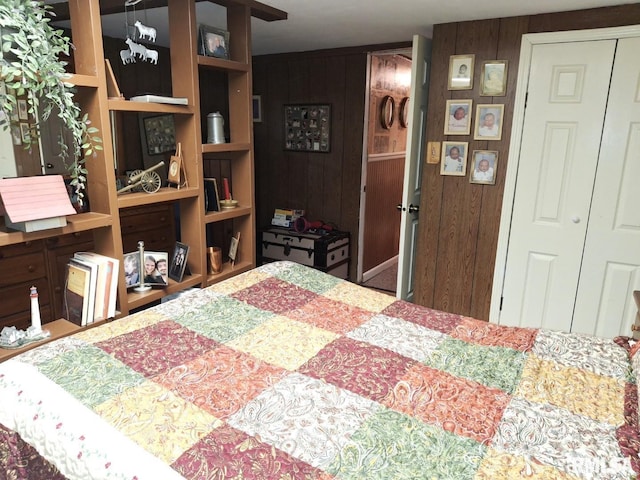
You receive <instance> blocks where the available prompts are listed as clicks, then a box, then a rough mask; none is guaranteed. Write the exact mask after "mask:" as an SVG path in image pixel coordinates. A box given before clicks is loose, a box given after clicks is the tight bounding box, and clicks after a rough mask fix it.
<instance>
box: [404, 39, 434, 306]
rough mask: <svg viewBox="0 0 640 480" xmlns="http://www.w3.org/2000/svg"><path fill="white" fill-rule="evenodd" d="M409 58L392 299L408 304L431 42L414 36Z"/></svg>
mask: <svg viewBox="0 0 640 480" xmlns="http://www.w3.org/2000/svg"><path fill="white" fill-rule="evenodd" d="M411 59H412V62H411V92H410V94H409V113H408V116H407V118H408V130H407V148H406V157H405V166H404V181H403V186H402V216H401V219H400V251H399V255H398V281H397V287H396V296H397V297H398V298H402V299H405V300H408V301H411V300H412V299H413V287H414V270H413V269H414V268H415V254H416V246H417V244H418V237H417V233H418V221H419V213H418V208H419V205H420V193H421V185H422V162H423V160H424V158H425V156H424V149H425V135H426V128H427V101H428V99H429V95H428V89H429V64H430V61H431V43H430V41H429V40H428V39H426V38H425V37H422V36H420V35H414V37H413V48H412V50H411Z"/></svg>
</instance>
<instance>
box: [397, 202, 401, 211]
mask: <svg viewBox="0 0 640 480" xmlns="http://www.w3.org/2000/svg"><path fill="white" fill-rule="evenodd" d="M396 208H397V209H398V210H400V211H402V204H401V203H399V204H397V205H396Z"/></svg>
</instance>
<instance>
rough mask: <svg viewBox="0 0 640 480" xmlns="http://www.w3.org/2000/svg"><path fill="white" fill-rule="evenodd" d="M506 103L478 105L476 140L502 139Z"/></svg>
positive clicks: (474, 137)
mask: <svg viewBox="0 0 640 480" xmlns="http://www.w3.org/2000/svg"><path fill="white" fill-rule="evenodd" d="M503 116H504V105H498V104H491V103H490V104H484V105H478V106H477V107H476V128H475V134H474V136H473V139H474V140H500V139H501V138H502V117H503Z"/></svg>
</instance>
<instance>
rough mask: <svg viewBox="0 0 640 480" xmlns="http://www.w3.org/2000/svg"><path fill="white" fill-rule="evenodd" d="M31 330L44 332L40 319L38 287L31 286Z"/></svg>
mask: <svg viewBox="0 0 640 480" xmlns="http://www.w3.org/2000/svg"><path fill="white" fill-rule="evenodd" d="M29 296H30V297H31V329H30V330H31V332H32V333H33V334H38V333H40V332H42V321H41V320H40V305H39V304H38V289H37V288H36V287H35V286H33V287H31V294H30V295H29Z"/></svg>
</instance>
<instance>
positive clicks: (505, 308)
mask: <svg viewBox="0 0 640 480" xmlns="http://www.w3.org/2000/svg"><path fill="white" fill-rule="evenodd" d="M615 44H616V41H615V40H607V41H590V42H576V43H559V44H546V45H536V46H534V47H533V52H532V57H531V68H530V72H529V87H528V94H527V106H526V112H525V117H524V126H523V133H522V143H521V150H520V161H519V168H518V173H517V186H516V192H515V197H514V204H513V215H512V224H511V233H510V236H509V245H508V250H507V260H506V268H505V281H504V289H503V305H502V311H501V313H500V320H499V321H500V323H501V324H506V325H522V326H544V327H547V328H554V329H563V330H569V329H570V328H571V320H572V317H573V309H574V303H575V298H576V291H577V288H578V278H579V272H580V265H581V261H582V251H583V247H584V238H585V234H586V229H587V221H588V217H589V208H590V199H591V195H592V191H593V183H594V178H595V172H596V165H597V161H598V153H599V150H600V141H601V136H602V127H603V123H604V114H605V110H606V102H607V95H608V85H609V81H610V75H611V69H612V64H613V56H614V52H615Z"/></svg>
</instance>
